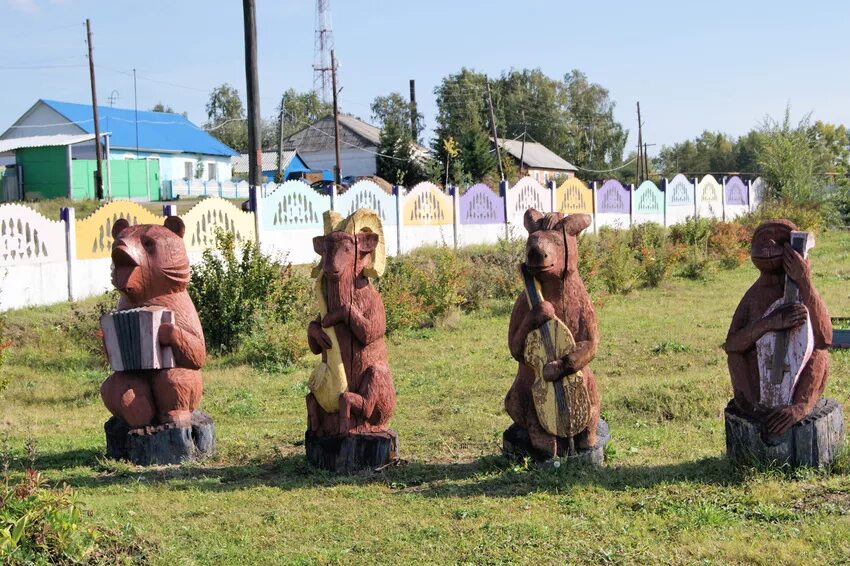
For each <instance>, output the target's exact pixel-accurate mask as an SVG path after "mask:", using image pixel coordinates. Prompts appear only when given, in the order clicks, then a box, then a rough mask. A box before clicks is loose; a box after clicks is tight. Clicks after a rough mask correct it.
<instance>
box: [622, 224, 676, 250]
mask: <svg viewBox="0 0 850 566" xmlns="http://www.w3.org/2000/svg"><path fill="white" fill-rule="evenodd" d="M630 232H631V236H632V237H631V247H632V249H633V250H635V251H636V252H637V253H638V259H640V257H639V256H641V255H643V253H642V251H643V250H645V249H647V248H649V249H654V250H657V249H661V248H662V247H663V246H664V243H665V242H666V241H667V230H665V228H664V226H662V225H661V224H657V223H655V222H644V223H643V224H638V225H636V226H632V229H631V230H630Z"/></svg>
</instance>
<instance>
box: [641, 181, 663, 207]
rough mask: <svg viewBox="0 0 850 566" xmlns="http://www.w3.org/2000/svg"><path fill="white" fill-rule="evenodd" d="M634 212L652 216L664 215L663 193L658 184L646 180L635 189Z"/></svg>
mask: <svg viewBox="0 0 850 566" xmlns="http://www.w3.org/2000/svg"><path fill="white" fill-rule="evenodd" d="M634 212H635V214H645V215H653V216H663V215H664V193H662V192H661V189H659V188H658V185H656V184H655V183H653V182H652V181H649V180H646V181H644V182H643V183H641V184H640V186H639V187H638V188H637V189H635V194H634Z"/></svg>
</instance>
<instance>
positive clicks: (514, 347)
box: [504, 209, 607, 463]
mask: <svg viewBox="0 0 850 566" xmlns="http://www.w3.org/2000/svg"><path fill="white" fill-rule="evenodd" d="M590 223H591V218H590V216H588V215H586V214H573V215H569V216H564V215H562V214H557V213H550V214H545V215H544V214H543V213H541V212H538V211H536V210H534V209H529V210H528V211H527V212H526V213H525V218H524V224H525V228H526V229H527V230H528V242H527V244H526V261H525V264H524V265H523V268H522V269H523V273H524V275H525V278H526V291H525V292H523V293H522V294H521V295H520V296H519V297H518V298H517V300H516V303H515V304H514V309H513V313H512V314H511V320H510V328H509V331H508V345H509V347H510V352H511V355H512V356H513V357H514V358H515V359H516V360H517V362H519V368H518V371H517V375H516V378H515V380H514V383H513V385H512V386H511V388H510V390H509V391H508V394H507V397H506V398H505V408H506V410H507V412H508V414H509V415H510V417H511V418H512V419H513V421H514V423H515V425H514V426H513V427H511V428H510V429H508V431H506V432H505V437H504V439H505V450H506V452H517V450H516V449H515V448H516V445H517V444H523V443H530V445H531V448H532V450H531V451H530V452H531V455H533V456H535V457H537V458H538V459H547V458H553V457H556V456H558V455H564V454H565V453H569V451H570V445H572V446H573V449H575V450H577V451H579V452H580V451H582V450H584V451H587V450H591V449H595V448H597V445H598V444H601V443H600V442H599V441H600V440H602V441H603V442H604V441H605V440H606V439H598V438H597V427H598V425H599V421H600V419H599V409H600V399H599V392H598V390H597V387H596V380H595V379H594V376H593V372H592V370H591V369H590V367H588V364H589V363H590V362H591V360H593V358H594V356H595V355H596V348H597V346H598V343H599V335H598V332H597V322H596V312H595V311H594V309H593V304H592V303H591V301H590V295H588V293H587V290H586V289H585V286H584V282H583V281H582V279H581V277H580V276H579V273H578V248H577V241H576V236H577V235H578V234H579V233H580V232H581V231H582V230H583V229H585V228H587V227H588V226H589V225H590ZM535 295H536V297H537V298H536V299H535V300H530V298H531V299H534V297H535ZM532 305H533V306H532ZM547 325H548V327H549V328H548V329H547ZM537 331H540V332H541V333H543V339H544V342H547V343H548V346H547V348H542V349H541V351H542V352H543V353H542V354H539V355H538V354H534V351H533V350H534V346H535V343H536V342H535V340H539V338H536V337H537ZM559 336H560V338H559ZM555 342H557V343H558V344H561V345H562V346H564V347H562V348H561V349H560V350H559V351H558V352H557V353H554V352H551V346H553V345H554V346H557V345H558V344H554V343H555ZM547 351H548V352H549V354H548V358H546V359H543V360H538V359H536V358H539V357H541V356H544V357H545V356H546V352H547ZM535 364H537V365H536V366H535ZM553 391H554V392H555V393H557V395H555V394H554V393H552V392H553ZM562 391H563V394H562ZM547 392H548V393H547ZM559 397H560V399H559ZM561 423H567V425H569V426H562V425H561ZM516 427H520V429H522V430H518V429H517V428H516ZM603 433H604V434H605V435H606V436H607V428H606V429H605V430H604V431H603ZM517 435H519V437H517ZM573 436H575V438H576V443H575V444H574V443H573V440H572V437H573ZM509 444H510V445H511V446H510V447H509ZM598 457H599V458H601V449H600V450H599V454H598ZM594 461H595V462H597V463H601V460H600V459H595V460H594Z"/></svg>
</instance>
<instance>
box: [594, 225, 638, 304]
mask: <svg viewBox="0 0 850 566" xmlns="http://www.w3.org/2000/svg"><path fill="white" fill-rule="evenodd" d="M630 243H631V235H630V234H629V233H628V231H626V230H612V229H609V228H603V229H602V230H600V233H599V254H600V255H601V256H602V263H601V265H600V267H599V277H600V279H601V281H602V284H603V285H604V286H605V289H606V290H607V291H608V292H609V293H614V294H626V293H629V292H630V291H631V290H632V289H633V288H634V286H635V283H636V282H637V274H638V262H637V260H636V259H635V256H634V252H633V251H632V249H631V247H630Z"/></svg>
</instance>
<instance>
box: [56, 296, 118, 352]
mask: <svg viewBox="0 0 850 566" xmlns="http://www.w3.org/2000/svg"><path fill="white" fill-rule="evenodd" d="M117 305H118V291H116V290H115V289H113V290H111V291H109V292H108V293H105V294H103V295H101V296H99V297H98V298H97V300H96V301H95V302H94V303H91V302H83V303H80V302H74V303H72V304H71V316H70V317H68V320H67V327H66V328H65V331H66V332H67V334H68V337H69V338H70V339H71V341H72V342H73V343H74V344H76V345H77V346H78V347H79V348H80V349H81V350H82V351H83V352H84V353H85V354H86V355H87V356H88V358H89V359H90V360H91V362H92V363H93V364H94V365H97V366H103V367H106V365H107V364H108V361H107V359H106V353H105V352H104V349H103V339H102V333H101V330H100V317H102V316H103V315H104V314H106V313H109V312H112V311H114V310H115V308H116V306H117Z"/></svg>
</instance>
